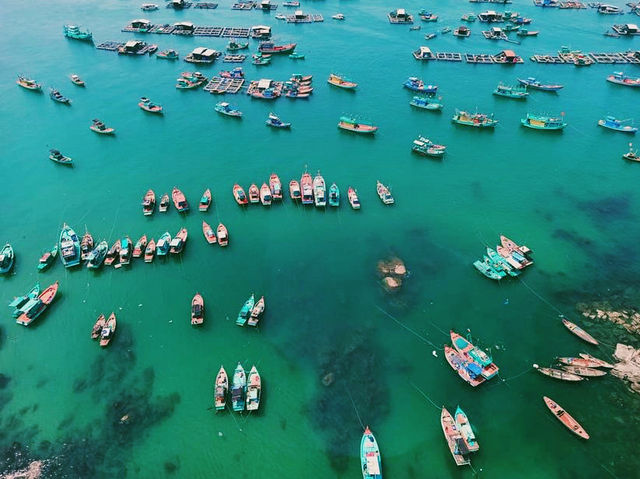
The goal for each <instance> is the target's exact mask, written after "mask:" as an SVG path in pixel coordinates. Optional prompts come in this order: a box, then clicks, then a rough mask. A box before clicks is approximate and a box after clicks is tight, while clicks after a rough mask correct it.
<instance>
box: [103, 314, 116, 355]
mask: <svg viewBox="0 0 640 479" xmlns="http://www.w3.org/2000/svg"><path fill="white" fill-rule="evenodd" d="M116 323H117V322H116V314H115V313H111V314H110V315H109V319H107V324H105V325H104V327H103V328H102V331H101V332H100V347H102V348H104V347H107V346H108V345H109V343H110V342H111V340H112V339H113V335H114V334H115V333H116Z"/></svg>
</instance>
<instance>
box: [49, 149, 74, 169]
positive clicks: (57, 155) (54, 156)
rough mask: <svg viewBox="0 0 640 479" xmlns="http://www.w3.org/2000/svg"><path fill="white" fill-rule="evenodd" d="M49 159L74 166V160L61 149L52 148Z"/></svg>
mask: <svg viewBox="0 0 640 479" xmlns="http://www.w3.org/2000/svg"><path fill="white" fill-rule="evenodd" d="M49 159H50V160H51V161H55V162H56V163H60V164H61V165H68V166H73V160H72V159H71V158H69V157H68V156H64V155H63V154H62V153H61V152H60V150H55V149H51V150H49Z"/></svg>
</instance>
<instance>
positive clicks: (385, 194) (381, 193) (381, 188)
mask: <svg viewBox="0 0 640 479" xmlns="http://www.w3.org/2000/svg"><path fill="white" fill-rule="evenodd" d="M376 192H377V193H378V197H379V198H380V200H381V201H382V202H383V203H384V204H385V205H392V204H393V203H395V200H394V198H393V196H392V195H391V191H390V190H389V188H387V187H386V186H385V185H383V184H382V183H381V182H380V181H378V180H376Z"/></svg>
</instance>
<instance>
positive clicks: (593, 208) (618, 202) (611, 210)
mask: <svg viewBox="0 0 640 479" xmlns="http://www.w3.org/2000/svg"><path fill="white" fill-rule="evenodd" d="M578 207H579V208H580V209H581V210H583V211H585V212H586V213H587V215H589V217H590V218H591V219H592V220H593V221H594V222H596V223H598V224H600V225H606V224H608V223H609V222H611V221H617V220H626V219H631V218H632V217H633V215H632V213H631V200H630V199H629V193H622V194H619V195H616V196H607V197H604V198H598V199H593V200H586V201H578Z"/></svg>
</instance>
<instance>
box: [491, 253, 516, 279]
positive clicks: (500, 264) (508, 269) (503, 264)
mask: <svg viewBox="0 0 640 479" xmlns="http://www.w3.org/2000/svg"><path fill="white" fill-rule="evenodd" d="M487 257H488V258H489V261H490V262H491V263H492V266H493V268H494V269H495V270H496V271H504V272H505V273H507V274H508V275H509V276H514V277H515V276H519V275H520V268H518V267H514V266H512V265H511V264H510V263H509V261H507V259H506V258H504V257H503V256H501V255H500V254H498V253H497V252H496V250H494V249H493V248H489V247H487Z"/></svg>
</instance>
